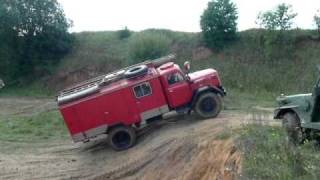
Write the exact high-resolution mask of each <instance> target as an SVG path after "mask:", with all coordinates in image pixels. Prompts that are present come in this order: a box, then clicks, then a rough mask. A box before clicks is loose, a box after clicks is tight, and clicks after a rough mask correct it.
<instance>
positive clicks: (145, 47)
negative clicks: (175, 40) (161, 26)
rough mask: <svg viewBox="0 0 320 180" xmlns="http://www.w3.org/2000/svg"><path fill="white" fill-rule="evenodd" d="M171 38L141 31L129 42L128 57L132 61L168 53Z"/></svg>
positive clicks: (135, 61)
mask: <svg viewBox="0 0 320 180" xmlns="http://www.w3.org/2000/svg"><path fill="white" fill-rule="evenodd" d="M170 44H171V40H170V39H169V38H168V37H167V36H165V35H164V34H161V33H159V34H156V33H152V34H151V33H146V32H141V33H138V34H135V35H134V36H133V37H132V39H131V40H130V42H129V51H130V57H131V59H132V60H133V62H134V63H137V62H141V61H143V60H147V59H155V58H159V57H161V56H163V55H166V54H168V53H169V50H170Z"/></svg>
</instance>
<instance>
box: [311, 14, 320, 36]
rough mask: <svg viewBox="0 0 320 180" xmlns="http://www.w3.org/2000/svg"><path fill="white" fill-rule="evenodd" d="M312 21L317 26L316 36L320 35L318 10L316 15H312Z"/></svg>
mask: <svg viewBox="0 0 320 180" xmlns="http://www.w3.org/2000/svg"><path fill="white" fill-rule="evenodd" d="M313 21H314V23H315V24H316V26H317V30H318V34H319V35H320V10H318V11H317V14H316V15H314V17H313Z"/></svg>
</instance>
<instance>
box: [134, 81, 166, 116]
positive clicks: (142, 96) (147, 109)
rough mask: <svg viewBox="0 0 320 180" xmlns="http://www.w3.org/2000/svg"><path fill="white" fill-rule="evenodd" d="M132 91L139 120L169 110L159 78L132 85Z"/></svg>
mask: <svg viewBox="0 0 320 180" xmlns="http://www.w3.org/2000/svg"><path fill="white" fill-rule="evenodd" d="M132 91H133V95H134V98H135V101H136V107H137V109H138V111H139V112H140V118H141V120H146V119H150V118H152V117H155V116H159V115H162V114H164V113H166V112H168V111H169V108H168V105H167V103H166V100H165V96H164V94H163V92H162V89H161V85H160V81H159V79H153V80H151V81H147V82H143V83H140V84H138V85H136V86H133V88H132Z"/></svg>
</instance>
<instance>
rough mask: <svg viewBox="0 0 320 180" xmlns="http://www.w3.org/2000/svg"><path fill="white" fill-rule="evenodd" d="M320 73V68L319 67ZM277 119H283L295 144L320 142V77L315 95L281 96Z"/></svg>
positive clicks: (275, 112)
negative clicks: (312, 141)
mask: <svg viewBox="0 0 320 180" xmlns="http://www.w3.org/2000/svg"><path fill="white" fill-rule="evenodd" d="M318 71H319V72H320V66H318ZM277 103H278V107H277V108H276V109H275V111H274V118H275V119H282V124H283V126H284V128H285V129H286V130H287V133H288V136H289V139H290V140H291V141H292V142H293V143H295V144H301V143H303V142H304V141H305V140H307V139H309V140H312V139H316V140H320V77H319V78H318V80H317V81H316V84H315V86H314V90H313V93H308V94H296V95H288V96H285V95H281V96H279V97H278V98H277Z"/></svg>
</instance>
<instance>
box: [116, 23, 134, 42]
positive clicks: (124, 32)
mask: <svg viewBox="0 0 320 180" xmlns="http://www.w3.org/2000/svg"><path fill="white" fill-rule="evenodd" d="M131 34H132V32H131V31H130V30H129V29H128V27H127V26H126V27H125V28H124V29H121V30H119V31H118V36H119V39H121V40H122V39H127V38H129V37H130V36H131Z"/></svg>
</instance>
